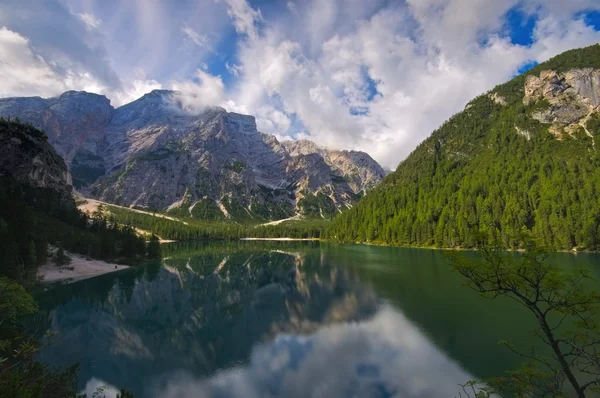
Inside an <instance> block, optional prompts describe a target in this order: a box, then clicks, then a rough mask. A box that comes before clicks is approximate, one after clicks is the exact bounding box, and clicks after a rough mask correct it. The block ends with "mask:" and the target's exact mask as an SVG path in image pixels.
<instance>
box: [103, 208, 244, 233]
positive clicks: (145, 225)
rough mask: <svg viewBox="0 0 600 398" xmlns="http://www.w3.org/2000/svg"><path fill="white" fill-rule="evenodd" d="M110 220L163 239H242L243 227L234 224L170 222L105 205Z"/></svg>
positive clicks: (195, 221) (158, 217)
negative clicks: (132, 226)
mask: <svg viewBox="0 0 600 398" xmlns="http://www.w3.org/2000/svg"><path fill="white" fill-rule="evenodd" d="M106 209H107V210H108V211H109V213H110V215H111V218H112V219H113V220H115V222H117V223H118V224H128V225H134V226H135V227H137V228H140V229H143V230H145V231H150V232H152V233H154V234H157V235H158V236H160V237H161V238H163V239H173V240H204V239H229V238H240V237H243V231H244V227H243V226H241V225H239V224H235V223H218V222H210V221H201V220H194V219H185V220H171V219H167V218H163V217H160V214H157V215H156V216H153V215H150V214H143V213H138V212H134V211H130V210H126V209H123V208H120V207H115V206H110V205H107V206H106Z"/></svg>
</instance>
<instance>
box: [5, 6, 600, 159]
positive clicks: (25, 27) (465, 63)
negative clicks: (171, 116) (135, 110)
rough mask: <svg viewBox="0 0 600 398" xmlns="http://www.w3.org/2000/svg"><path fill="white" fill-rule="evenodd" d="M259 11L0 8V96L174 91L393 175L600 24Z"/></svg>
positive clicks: (354, 11) (433, 12)
mask: <svg viewBox="0 0 600 398" xmlns="http://www.w3.org/2000/svg"><path fill="white" fill-rule="evenodd" d="M32 10H34V11H32ZM265 10H266V11H267V13H266V14H265V15H264V16H263V13H262V12H261V10H260V9H258V8H257V7H254V6H253V5H252V3H250V2H249V1H248V0H218V1H215V0H197V1H194V2H181V3H178V6H177V7H175V6H173V5H172V4H171V3H168V2H163V1H161V0H145V1H142V0H136V1H130V2H122V3H120V4H119V5H118V6H117V7H103V2H101V1H99V0H89V1H86V2H81V1H77V0H62V1H61V2H43V3H40V2H37V1H35V0H21V1H8V2H3V3H2V4H0V27H2V26H4V27H5V29H6V30H5V31H3V32H2V35H3V36H2V37H1V38H0V40H1V42H0V46H2V48H1V49H0V51H4V53H5V54H6V56H5V57H4V59H3V62H4V63H3V64H2V65H0V68H3V73H2V75H0V95H3V96H6V95H42V96H48V95H56V94H59V93H60V92H61V91H64V90H65V89H85V90H89V91H95V92H99V93H101V94H105V95H107V96H108V97H109V98H111V99H112V100H113V104H115V105H120V104H122V103H125V102H128V101H131V100H133V99H134V96H136V95H138V94H141V93H142V91H144V90H151V89H154V88H159V87H165V88H171V87H174V88H178V89H181V90H183V91H185V94H182V98H185V101H184V104H186V107H188V108H189V109H188V111H192V112H198V111H200V110H201V109H203V108H205V107H206V106H212V105H216V104H221V105H222V106H224V107H225V108H226V109H228V110H230V111H236V112H243V113H248V114H252V115H254V116H256V118H257V124H258V126H259V128H260V129H261V130H262V131H264V132H269V133H272V134H275V135H276V136H278V137H293V138H308V139H312V140H314V141H316V142H317V143H318V144H320V145H325V146H330V147H334V148H338V149H357V150H364V151H367V152H369V153H370V154H371V155H372V156H373V157H375V158H376V160H378V161H379V162H380V163H382V165H383V166H386V167H389V168H395V167H396V165H397V164H398V162H399V161H401V160H402V159H404V158H405V157H406V156H407V155H408V154H409V153H410V151H411V150H412V149H414V148H415V147H416V146H417V145H418V143H419V142H421V141H422V140H423V139H424V138H426V137H427V136H428V135H429V134H430V133H431V132H432V131H433V130H434V129H435V128H437V127H438V126H439V125H440V124H441V123H443V122H444V121H445V120H447V119H448V118H449V117H450V116H452V114H454V113H456V112H458V111H460V110H461V109H462V108H463V107H464V105H465V104H466V103H467V102H468V101H470V100H471V99H472V98H473V97H475V96H477V95H479V94H482V93H483V92H485V91H487V90H489V89H491V88H492V87H493V86H495V85H496V84H499V83H502V82H504V81H506V80H508V79H510V78H511V77H512V76H514V75H515V74H516V73H517V71H518V70H519V69H520V67H521V66H522V65H524V64H525V63H527V62H531V61H536V62H542V61H545V60H547V59H548V58H550V57H552V56H554V55H556V54H558V53H560V52H562V51H564V50H568V49H571V48H575V47H582V46H586V45H590V44H592V43H596V42H599V41H600V33H599V32H598V31H597V30H595V29H594V28H593V27H591V26H588V25H587V24H586V20H585V19H584V17H583V15H584V14H582V13H585V12H589V11H592V10H600V4H599V3H598V1H597V0H573V1H569V2H565V1H563V0H507V1H495V0H473V1H472V0H407V1H406V2H389V1H386V0H370V1H366V0H306V1H285V2H282V3H280V4H277V5H274V6H272V7H269V8H268V9H265ZM511 12H517V13H521V14H523V16H524V18H532V19H533V21H534V25H535V26H534V29H533V31H528V32H526V36H527V37H526V39H528V38H531V43H530V44H528V45H527V46H523V45H519V44H515V43H513V42H512V41H511V30H512V29H515V26H511V25H510V23H509V22H508V20H507V13H511ZM158 27H160V29H159V28H158ZM517 28H518V27H517ZM521 28H522V27H521ZM9 32H10V33H9ZM15 35H16V36H15ZM190 44H191V45H190ZM139 68H143V69H144V70H145V71H146V72H147V76H146V75H145V76H144V77H143V78H140V77H139V76H137V75H136V74H135V72H134V71H136V70H138V69H139ZM198 69H200V70H201V72H202V73H201V74H199V72H198ZM220 76H223V78H221V77H220Z"/></svg>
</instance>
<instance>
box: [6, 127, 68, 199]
mask: <svg viewBox="0 0 600 398" xmlns="http://www.w3.org/2000/svg"><path fill="white" fill-rule="evenodd" d="M4 175H8V176H10V177H12V178H14V179H15V180H16V181H17V182H19V183H20V184H23V185H25V186H29V187H33V188H48V189H51V190H53V191H56V192H58V193H59V196H60V198H61V200H62V201H63V202H68V201H72V200H73V199H72V196H71V191H72V187H71V179H70V176H69V172H68V171H67V166H66V165H65V162H64V161H63V159H62V158H61V157H60V156H59V155H58V154H57V153H56V151H55V150H54V148H53V147H52V145H50V144H49V143H48V139H47V138H46V136H45V135H44V134H43V133H42V132H40V131H39V130H36V129H35V128H33V127H31V126H28V125H23V124H20V123H12V122H7V121H0V176H4Z"/></svg>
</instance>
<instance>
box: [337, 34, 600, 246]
mask: <svg viewBox="0 0 600 398" xmlns="http://www.w3.org/2000/svg"><path fill="white" fill-rule="evenodd" d="M598 82H600V45H594V46H591V47H588V48H584V49H576V50H571V51H567V52H565V53H563V54H561V55H559V56H557V57H555V58H553V59H551V60H549V61H548V62H545V63H542V64H540V65H538V66H536V67H535V68H533V69H531V70H530V71H528V72H526V73H525V74H523V75H520V76H517V77H515V78H514V79H512V80H511V81H509V82H507V83H504V84H501V85H499V86H497V87H495V88H494V89H492V90H490V91H489V92H488V93H485V94H482V95H480V96H478V97H477V98H475V99H474V100H473V101H471V102H469V103H468V104H467V106H466V107H465V110H463V111H462V112H459V113H457V114H456V115H454V116H453V117H452V118H450V119H449V120H448V121H447V122H445V123H444V124H443V125H442V126H441V127H440V128H438V129H437V130H435V131H434V132H433V133H432V135H431V136H430V137H428V138H427V139H426V140H425V141H423V142H422V143H421V144H420V145H419V146H418V147H417V148H416V149H415V150H414V151H413V152H412V153H411V154H410V155H409V156H408V157H407V158H406V159H405V160H404V161H402V162H401V163H400V164H399V166H398V168H397V169H396V171H395V172H393V173H392V174H390V175H388V176H387V177H386V178H385V179H384V181H383V182H382V183H381V184H379V185H378V187H376V188H375V189H374V190H372V191H371V192H370V193H369V194H368V195H367V196H366V197H365V198H363V199H362V200H361V201H360V202H359V203H358V205H357V206H354V207H353V208H352V209H351V210H349V211H348V212H346V213H344V214H342V215H341V216H340V217H338V218H337V219H336V220H335V221H334V225H333V226H332V227H331V228H330V229H329V231H328V235H329V236H330V237H331V238H332V239H336V240H341V241H352V242H374V243H386V244H397V245H408V246H436V247H446V248H456V247H460V248H469V247H473V246H475V245H476V240H477V239H478V238H477V237H476V236H475V235H476V232H480V233H482V234H483V235H484V236H486V237H487V239H488V243H490V244H495V245H499V246H501V247H505V248H511V249H517V248H519V247H520V242H519V239H518V235H519V234H520V232H521V230H522V229H523V228H526V229H528V230H530V231H531V233H532V234H533V236H534V238H535V239H537V240H538V241H539V243H540V244H541V245H542V246H545V247H547V248H550V249H556V250H573V249H574V250H592V251H595V250H598V249H600V185H599V184H600V158H599V156H598V152H597V151H598V149H600V148H597V147H596V145H595V140H597V138H598V135H599V134H600V112H599V110H598V104H597V99H598V98H599V95H600V84H598ZM535 87H539V90H538V89H536V88H535Z"/></svg>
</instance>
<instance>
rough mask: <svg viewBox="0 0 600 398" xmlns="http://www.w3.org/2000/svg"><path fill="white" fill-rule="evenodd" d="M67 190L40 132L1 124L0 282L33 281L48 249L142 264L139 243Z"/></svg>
mask: <svg viewBox="0 0 600 398" xmlns="http://www.w3.org/2000/svg"><path fill="white" fill-rule="evenodd" d="M72 190H73V187H72V186H71V180H70V176H69V172H68V171H67V165H66V164H65V162H64V160H63V159H62V158H61V157H60V156H59V155H58V154H57V153H56V151H55V150H54V148H53V147H52V145H50V143H49V142H48V138H47V137H46V135H45V134H44V133H42V132H41V131H39V130H37V129H36V128H34V127H33V126H31V125H29V124H23V123H17V122H15V121H7V120H3V119H0V242H2V244H1V245H0V277H4V276H6V277H9V278H12V279H15V280H17V281H25V282H27V283H31V282H33V281H34V280H35V274H36V271H37V267H38V266H40V265H42V264H45V263H46V262H47V260H48V255H49V253H48V245H52V246H56V247H61V248H63V249H65V250H68V251H69V252H72V253H79V254H82V255H85V256H86V257H93V258H99V259H103V260H115V261H124V262H127V263H128V264H135V263H136V262H138V261H142V260H143V259H144V257H145V255H146V243H145V240H144V238H141V237H138V236H137V235H136V233H135V231H134V230H133V228H131V227H129V226H127V227H115V226H114V225H110V224H109V223H107V222H106V220H104V219H103V218H101V217H94V218H93V219H90V218H88V217H87V216H85V215H83V214H82V213H80V212H79V211H78V210H77V207H76V206H75V201H74V200H73V195H72ZM0 351H1V350H0ZM0 353H1V352H0Z"/></svg>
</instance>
